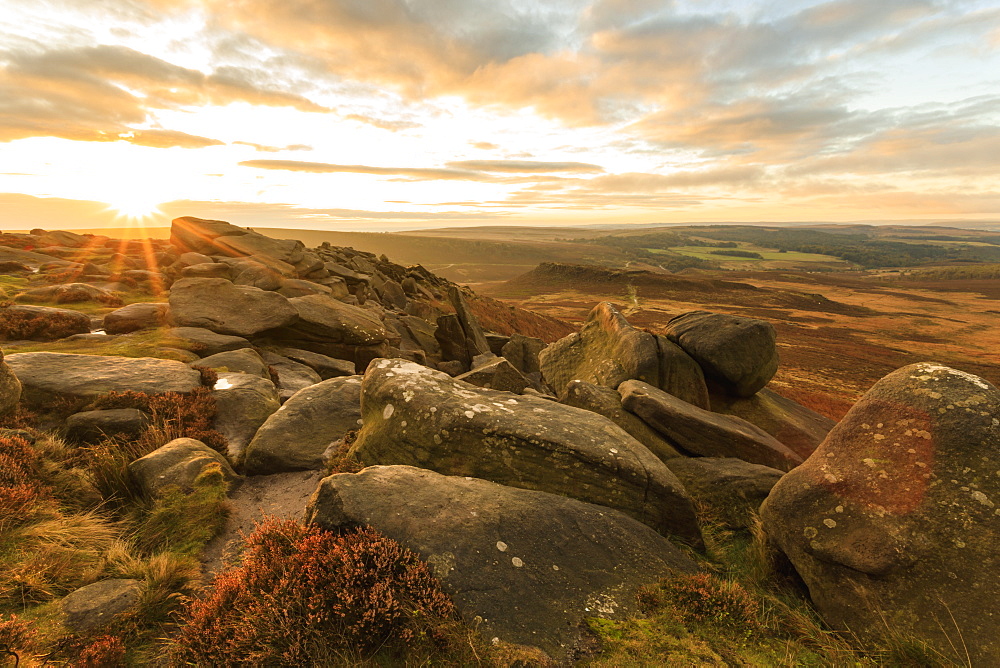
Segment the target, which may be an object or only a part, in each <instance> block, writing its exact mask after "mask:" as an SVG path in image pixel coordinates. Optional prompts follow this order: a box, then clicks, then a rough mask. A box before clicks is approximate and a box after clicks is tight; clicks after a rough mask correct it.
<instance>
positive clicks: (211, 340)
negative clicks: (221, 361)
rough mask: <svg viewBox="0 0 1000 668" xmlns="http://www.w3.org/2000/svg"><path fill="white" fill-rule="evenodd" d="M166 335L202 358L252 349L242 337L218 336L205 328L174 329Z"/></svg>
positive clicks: (169, 330)
mask: <svg viewBox="0 0 1000 668" xmlns="http://www.w3.org/2000/svg"><path fill="white" fill-rule="evenodd" d="M165 334H166V338H167V339H176V340H179V341H180V342H181V345H182V346H184V347H185V348H186V349H188V350H191V351H193V352H195V353H198V354H199V355H201V356H202V357H207V356H209V355H214V354H215V353H224V352H226V351H227V350H239V349H240V348H249V347H250V342H249V341H247V340H246V339H244V338H243V337H242V336H227V335H226V334H216V333H215V332H213V331H212V330H210V329H205V328H203V327H172V328H170V329H168V330H167V331H166V333H165Z"/></svg>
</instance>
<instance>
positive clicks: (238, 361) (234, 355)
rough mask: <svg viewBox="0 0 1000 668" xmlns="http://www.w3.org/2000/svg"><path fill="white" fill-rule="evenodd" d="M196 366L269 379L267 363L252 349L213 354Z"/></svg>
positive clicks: (198, 362) (199, 361)
mask: <svg viewBox="0 0 1000 668" xmlns="http://www.w3.org/2000/svg"><path fill="white" fill-rule="evenodd" d="M194 364H196V365H197V366H203V367H208V368H209V369H215V370H216V371H233V372H236V373H248V374H251V375H254V376H259V377H261V378H268V379H269V378H270V377H271V374H269V373H268V371H267V363H266V362H264V359H263V358H262V357H261V356H260V353H258V352H257V351H256V350H254V349H253V348H240V349H239V350H229V351H226V352H224V353H215V354H214V355H209V356H208V357H204V358H202V359H200V360H198V361H197V362H196V363H194Z"/></svg>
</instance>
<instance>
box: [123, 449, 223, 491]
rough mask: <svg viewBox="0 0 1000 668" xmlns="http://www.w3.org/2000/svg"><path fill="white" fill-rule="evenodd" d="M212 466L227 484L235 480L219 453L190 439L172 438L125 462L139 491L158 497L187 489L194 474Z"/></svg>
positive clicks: (191, 486) (193, 480) (191, 487)
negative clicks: (172, 491)
mask: <svg viewBox="0 0 1000 668" xmlns="http://www.w3.org/2000/svg"><path fill="white" fill-rule="evenodd" d="M216 466H217V467H218V469H219V472H220V473H221V475H222V477H223V479H224V480H225V481H226V482H227V483H230V484H231V483H233V482H235V481H236V480H237V476H236V473H235V472H234V471H233V469H232V467H231V466H230V465H229V462H227V461H226V458H225V457H223V456H222V455H221V454H219V453H218V452H216V451H215V450H213V449H212V448H210V447H208V446H207V445H205V444H204V443H202V442H201V441H198V440H195V439H193V438H175V439H174V440H172V441H170V442H169V443H167V444H166V445H163V446H160V447H159V448H157V449H156V450H153V451H152V452H151V453H149V454H148V455H146V456H145V457H140V458H139V459H137V460H135V461H134V462H132V463H131V464H129V465H128V472H129V475H130V476H132V479H133V480H135V482H136V484H137V485H138V486H139V489H141V490H142V492H143V494H145V495H147V496H149V497H158V496H162V495H163V494H165V493H166V492H167V491H168V490H169V489H171V488H176V489H180V490H181V491H183V492H190V491H191V490H192V489H194V485H195V481H197V480H198V477H199V476H201V475H202V474H203V473H205V472H206V471H207V470H209V468H210V467H216Z"/></svg>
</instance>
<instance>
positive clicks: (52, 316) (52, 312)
mask: <svg viewBox="0 0 1000 668" xmlns="http://www.w3.org/2000/svg"><path fill="white" fill-rule="evenodd" d="M89 332H90V317H89V316H88V315H87V314H85V313H80V312H79V311H73V310H70V309H65V308H52V307H50V306H29V305H27V304H10V305H9V306H0V339H8V340H19V339H29V340H32V341H53V340H55V339H62V338H65V337H67V336H73V335H75V334H87V333H89Z"/></svg>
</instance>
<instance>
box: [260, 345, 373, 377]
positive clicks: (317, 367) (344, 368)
mask: <svg viewBox="0 0 1000 668" xmlns="http://www.w3.org/2000/svg"><path fill="white" fill-rule="evenodd" d="M274 352H275V353H277V354H278V355H281V356H282V357H286V358H288V359H290V360H292V361H293V362H298V363H299V364H305V365H306V366H307V367H309V368H310V369H312V370H313V371H315V372H316V373H318V374H319V377H320V378H321V379H323V380H329V379H331V378H340V377H341V376H353V375H355V374H356V373H357V370H356V368H355V366H356V365H355V364H354V362H351V361H349V360H338V359H334V358H333V357H329V356H327V355H320V354H319V353H314V352H310V351H308V350H298V349H297V348H277V349H275V351H274Z"/></svg>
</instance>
